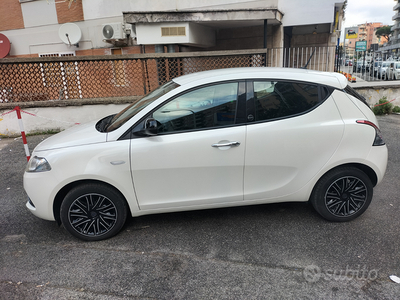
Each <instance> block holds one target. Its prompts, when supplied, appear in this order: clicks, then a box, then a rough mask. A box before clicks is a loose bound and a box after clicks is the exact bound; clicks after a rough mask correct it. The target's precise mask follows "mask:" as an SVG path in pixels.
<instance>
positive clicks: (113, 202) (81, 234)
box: [60, 183, 128, 241]
mask: <svg viewBox="0 0 400 300" xmlns="http://www.w3.org/2000/svg"><path fill="white" fill-rule="evenodd" d="M127 211H128V209H127V205H126V202H125V199H124V198H123V197H122V196H121V195H120V194H119V193H118V192H117V191H116V190H114V189H112V188H111V187H108V186H106V185H102V184H96V183H89V184H83V185H80V186H77V187H75V188H73V189H72V190H71V191H70V192H69V193H68V194H67V195H66V196H65V198H64V200H63V202H62V204H61V210H60V217H61V222H62V224H63V225H64V227H65V229H67V230H68V231H69V233H71V234H72V235H73V236H75V237H77V238H79V239H81V240H85V241H99V240H104V239H107V238H110V237H112V236H114V235H116V234H117V233H118V232H119V231H120V230H121V228H122V226H123V225H124V224H125V221H126V218H127Z"/></svg>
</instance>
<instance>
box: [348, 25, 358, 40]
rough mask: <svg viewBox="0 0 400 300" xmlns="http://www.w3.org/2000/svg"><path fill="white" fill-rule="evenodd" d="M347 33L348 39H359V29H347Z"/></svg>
mask: <svg viewBox="0 0 400 300" xmlns="http://www.w3.org/2000/svg"><path fill="white" fill-rule="evenodd" d="M345 33H346V37H345V38H346V39H356V38H358V27H347V28H346V29H345Z"/></svg>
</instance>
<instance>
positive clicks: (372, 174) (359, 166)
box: [311, 163, 378, 194]
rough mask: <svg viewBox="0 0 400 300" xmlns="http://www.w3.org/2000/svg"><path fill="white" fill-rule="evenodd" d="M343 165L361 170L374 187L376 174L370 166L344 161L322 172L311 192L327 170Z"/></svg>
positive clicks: (376, 180) (376, 179) (376, 181)
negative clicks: (344, 162)
mask: <svg viewBox="0 0 400 300" xmlns="http://www.w3.org/2000/svg"><path fill="white" fill-rule="evenodd" d="M343 167H353V168H356V169H359V170H361V171H363V172H364V173H365V174H366V175H367V176H368V178H369V179H370V180H371V183H372V186H374V187H375V186H376V184H377V183H378V176H377V175H376V173H375V171H374V170H373V169H372V168H371V167H369V166H367V165H364V164H361V163H346V164H342V165H338V166H336V167H333V168H332V169H329V170H327V171H326V172H325V173H324V174H322V175H321V176H320V178H319V179H318V180H317V182H316V183H315V184H314V187H313V189H312V192H311V194H312V193H313V192H314V189H315V186H316V185H317V183H318V181H320V180H321V178H322V177H324V176H325V174H327V173H328V172H331V171H332V170H335V169H339V168H343Z"/></svg>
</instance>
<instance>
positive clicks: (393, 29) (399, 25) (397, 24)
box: [390, 23, 400, 31]
mask: <svg viewBox="0 0 400 300" xmlns="http://www.w3.org/2000/svg"><path fill="white" fill-rule="evenodd" d="M396 29H400V23H396V24H394V25H393V26H392V27H391V28H390V30H391V31H395V30H396Z"/></svg>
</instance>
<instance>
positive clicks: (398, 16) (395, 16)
mask: <svg viewBox="0 0 400 300" xmlns="http://www.w3.org/2000/svg"><path fill="white" fill-rule="evenodd" d="M397 19H400V13H397V14H395V15H394V16H393V17H392V20H393V21H394V20H397Z"/></svg>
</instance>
